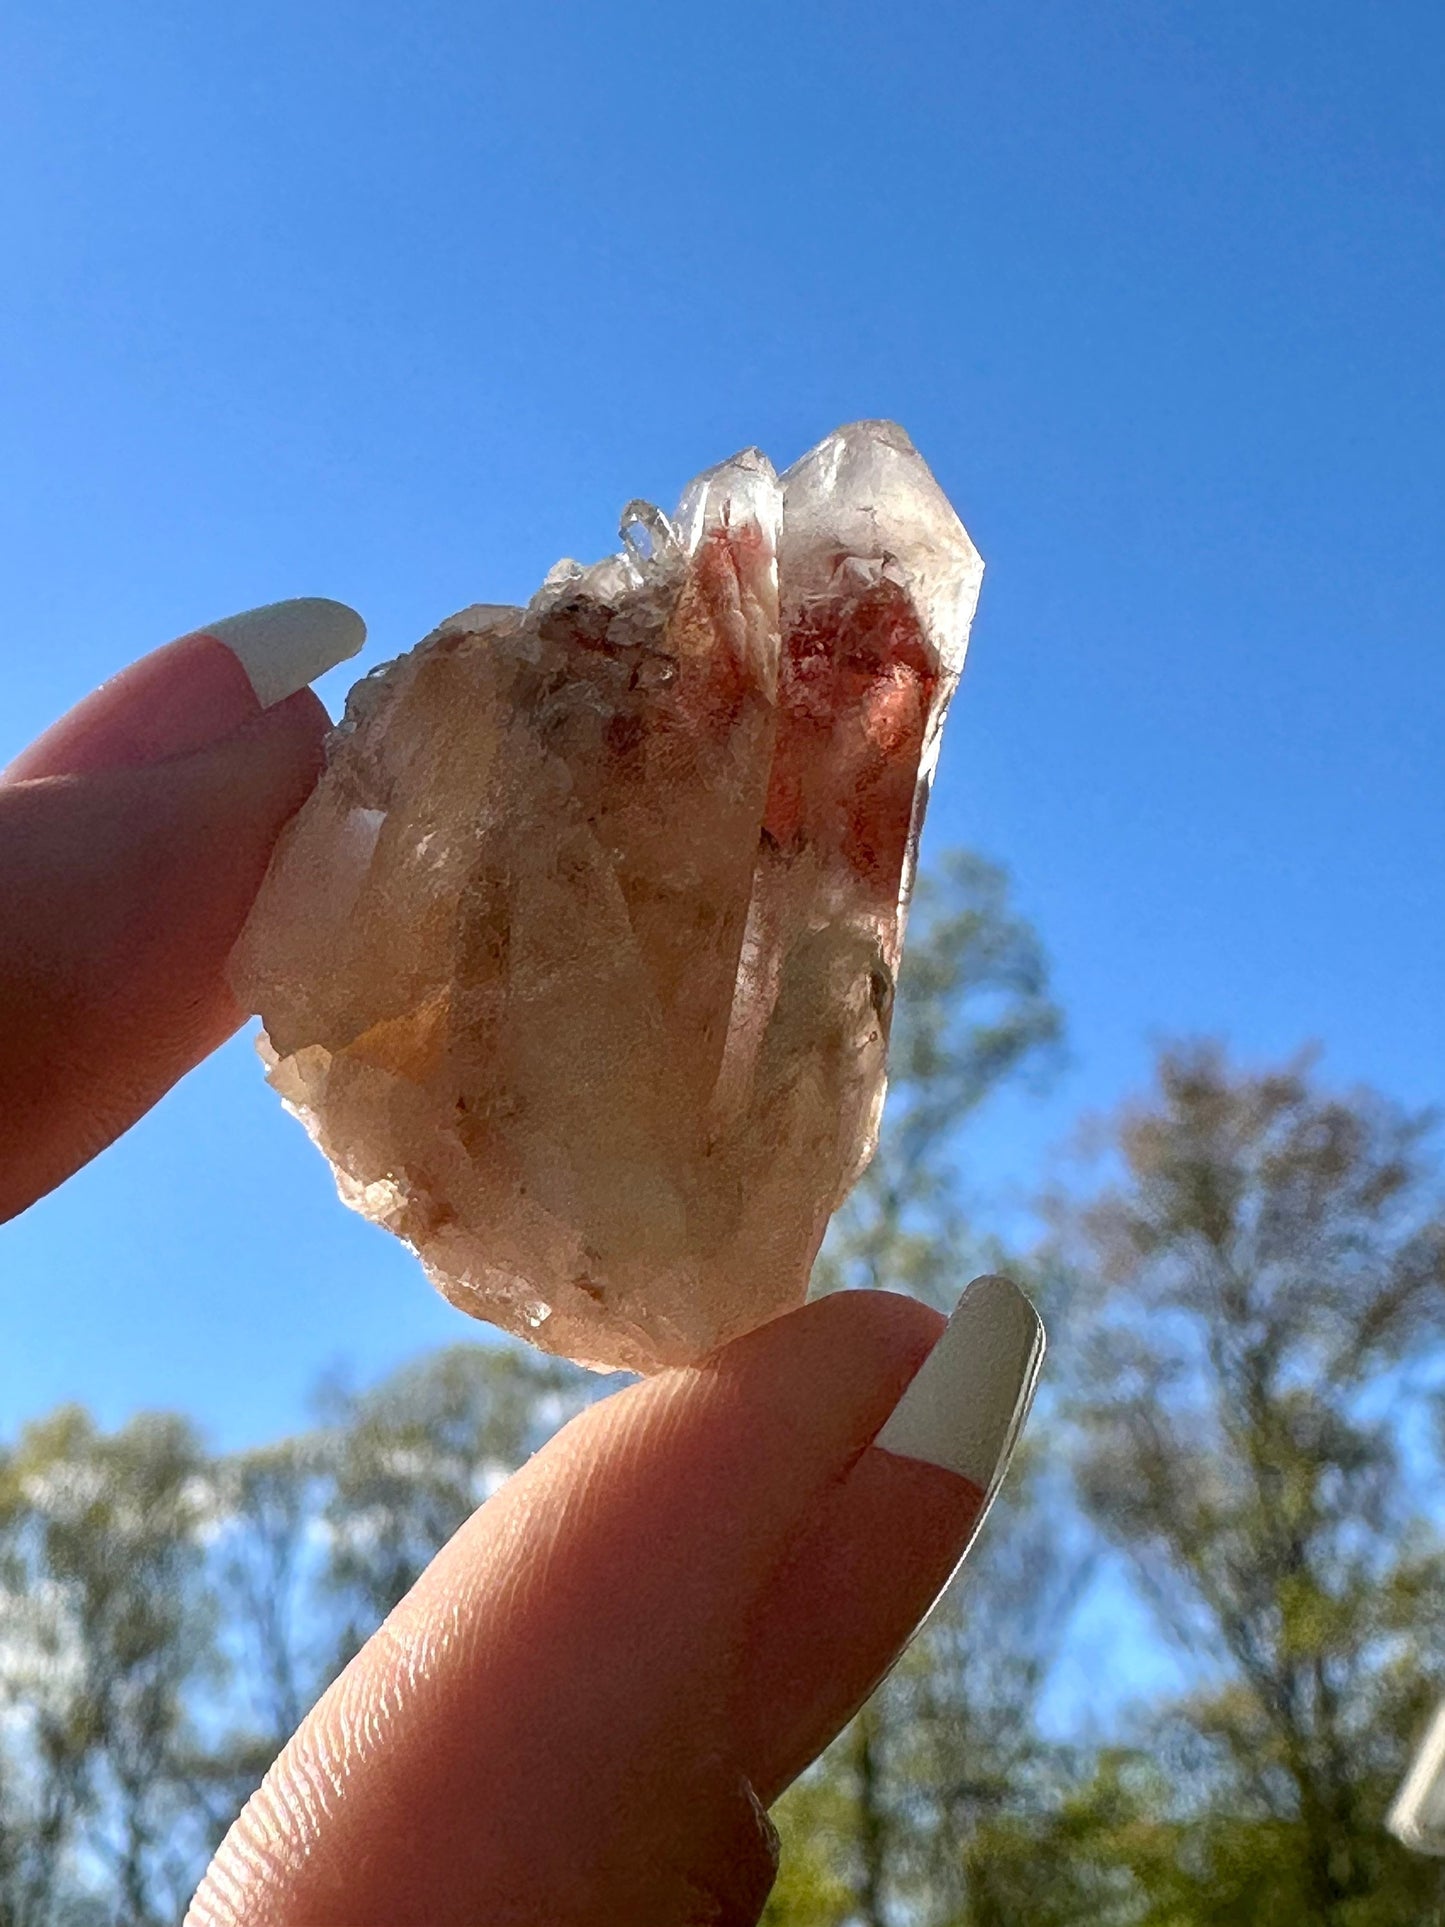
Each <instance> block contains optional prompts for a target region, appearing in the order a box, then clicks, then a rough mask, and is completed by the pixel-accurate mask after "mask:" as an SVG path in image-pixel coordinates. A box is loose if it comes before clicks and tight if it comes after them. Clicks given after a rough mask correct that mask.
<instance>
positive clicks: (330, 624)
mask: <svg viewBox="0 0 1445 1927" xmlns="http://www.w3.org/2000/svg"><path fill="white" fill-rule="evenodd" d="M196 633H197V634H198V635H206V636H214V637H215V638H216V640H217V642H223V643H224V644H225V645H226V647H227V648H228V649H229V650H230V651H231V653H232V655H233V656H234V657H235V658H236V660H237V661H238V662H239V663H240V665H241V667H242V668H243V669H244V670H245V672H246V675H247V677H248V678H249V680H250V684H251V687H252V689H253V690H254V691H255V692H256V700H257V702H258V703H260V705H261V707H262V708H263V709H270V708H271V707H272V706H273V705H274V704H276V703H280V702H284V701H285V700H286V698H287V697H288V696H294V695H295V693H296V691H297V690H298V689H304V688H305V687H306V685H307V684H308V683H312V682H315V680H316V678H317V677H318V676H320V675H322V674H324V673H325V671H326V670H328V669H334V668H335V667H336V665H337V663H339V662H345V661H346V659H347V658H348V656H354V655H355V654H356V653H357V652H358V650H359V649H360V648H361V645H362V644H363V643H364V642H365V641H366V624H365V623H364V622H363V621H362V619H361V617H360V616H359V615H358V614H357V613H356V611H355V609H349V608H348V607H347V606H346V604H345V603H344V602H332V601H330V600H329V599H328V598H327V597H326V596H295V597H293V598H292V599H291V600H290V601H289V602H268V603H266V604H265V605H264V607H262V608H260V609H247V610H246V612H245V614H244V615H239V616H224V617H223V618H222V619H221V620H220V621H219V622H208V623H207V624H206V625H205V626H204V627H203V628H201V629H199V630H197V631H196Z"/></svg>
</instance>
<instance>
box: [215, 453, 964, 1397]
mask: <svg viewBox="0 0 1445 1927" xmlns="http://www.w3.org/2000/svg"><path fill="white" fill-rule="evenodd" d="M622 536H623V544H624V546H623V549H622V551H621V552H620V553H619V554H618V555H615V556H612V557H609V558H607V559H606V560H604V561H602V562H600V563H597V564H595V565H593V566H591V567H582V566H580V565H578V564H577V563H573V562H566V563H559V564H558V565H557V567H556V568H554V569H553V570H552V571H551V572H550V573H549V575H548V577H547V579H546V581H545V582H544V583H543V585H542V587H541V588H540V589H539V590H538V592H537V594H536V596H535V597H534V598H533V600H532V602H531V603H530V604H529V605H528V606H527V608H526V609H515V608H509V607H500V606H496V605H490V604H478V605H476V606H474V607H472V608H470V609H466V610H463V611H462V612H461V613H460V614H459V615H456V616H453V617H451V618H450V619H449V620H448V621H447V622H445V623H443V624H442V625H441V627H440V628H439V629H437V630H436V631H434V633H433V634H432V635H430V636H428V637H427V638H426V640H425V641H424V642H422V643H421V644H419V645H418V647H417V648H416V649H414V650H412V651H411V653H410V654H409V655H405V656H402V657H399V658H398V659H397V660H396V661H395V662H392V663H389V664H387V665H385V667H383V668H382V669H379V670H376V671H374V672H373V673H372V674H371V675H370V676H368V677H367V678H365V679H364V680H363V681H362V682H360V683H358V684H357V686H356V687H355V689H353V691H352V693H351V696H350V698H349V699H348V703H347V710H346V714H345V716H344V718H343V720H342V722H341V723H340V725H339V726H338V727H337V729H336V730H335V731H334V732H333V734H332V737H331V739H330V742H329V746H328V756H327V765H326V770H325V773H324V774H323V776H322V779H321V782H320V783H319V785H318V786H317V788H316V790H315V791H314V792H313V794H312V795H311V797H310V798H309V799H308V801H307V802H306V804H305V805H304V806H303V808H302V809H301V811H300V813H299V814H298V815H297V816H296V817H295V818H294V819H293V821H292V823H291V824H290V825H289V826H288V828H287V830H286V831H285V833H284V834H283V837H282V839H281V842H280V844H279V845H278V848H277V850H276V853H275V856H274V858H273V860H272V864H271V868H270V871H269V873H268V875H267V878H266V881H265V883H264V885H263V886H262V890H261V893H260V896H259V897H258V899H257V902H256V905H255V908H254V910H253V911H252V914H251V918H250V921H249V922H248V924H247V927H246V929H245V931H244V932H243V935H242V938H241V941H240V944H239V945H238V947H237V950H236V953H235V956H234V958H233V960H232V976H233V980H234V982H235V985H236V987H237V990H238V992H239V994H240V995H241V997H242V999H243V1000H244V1002H245V1003H246V1005H247V1007H248V1008H250V1009H253V1010H258V1011H259V1012H260V1014H261V1017H262V1020H263V1023H264V1025H265V1034H264V1036H263V1039H262V1053H263V1056H264V1057H265V1059H266V1062H267V1065H268V1074H269V1076H270V1079H271V1082H272V1083H273V1085H274V1086H275V1087H276V1089H277V1091H278V1092H279V1093H280V1095H281V1097H282V1098H283V1100H284V1101H285V1103H286V1104H287V1106H288V1108H290V1109H291V1110H293V1111H294V1112H295V1113H296V1114H297V1116H299V1117H300V1118H301V1120H302V1121H303V1122H304V1123H305V1125H306V1127H307V1129H308V1130H309V1131H310V1133H311V1135H312V1136H313V1137H314V1138H315V1140H316V1142H317V1143H318V1144H319V1146H320V1147H321V1149H322V1150H323V1151H324V1152H325V1154H326V1156H327V1158H328V1159H329V1160H330V1162H331V1165H332V1167H333V1169H334V1172H335V1175H336V1181H337V1186H338V1189H339V1191H340V1194H341V1196H342V1198H343V1199H344V1201H345V1202H346V1203H347V1204H349V1205H351V1206H352V1207H353V1209H355V1210H357V1211H360V1212H361V1213H362V1214H363V1215H365V1216H366V1217H369V1218H372V1219H373V1220H375V1221H376V1222H377V1223H380V1224H383V1225H385V1226H386V1227H387V1228H388V1229H389V1230H391V1231H393V1232H395V1233H396V1235H397V1236H399V1237H401V1238H403V1239H404V1240H405V1241H406V1242H407V1243H408V1244H409V1245H411V1246H412V1248H413V1249H414V1250H415V1251H416V1252H417V1253H418V1255H419V1256H420V1258H421V1260H422V1262H423V1264H424V1266H425V1268H426V1270H427V1273H428V1275H429V1276H430V1277H431V1278H432V1280H433V1282H434V1283H435V1284H436V1285H437V1286H438V1287H439V1288H440V1289H441V1290H442V1291H443V1292H444V1293H445V1294H446V1296H447V1297H448V1298H450V1299H451V1300H452V1301H453V1303H455V1304H457V1305H459V1306H460V1307H461V1308H462V1309H463V1310H465V1311H468V1312H471V1313H473V1314H474V1315H475V1316H477V1317H481V1318H486V1319H490V1320H491V1321H492V1322H494V1323H495V1324H498V1325H501V1326H503V1327H504V1328H506V1329H507V1330H509V1331H513V1332H517V1333H520V1334H521V1335H523V1336H525V1337H527V1338H529V1339H530V1340H532V1342H533V1343H535V1344H538V1345H540V1346H542V1347H544V1348H545V1349H547V1350H549V1351H555V1352H561V1353H564V1354H566V1355H567V1356H569V1357H572V1358H576V1359H579V1360H581V1361H582V1362H584V1363H586V1364H590V1365H597V1366H625V1367H630V1368H632V1369H635V1370H640V1371H651V1370H655V1369H658V1368H659V1367H662V1366H665V1365H672V1364H680V1363H686V1362H689V1361H691V1360H694V1359H696V1358H698V1357H700V1356H701V1355H702V1354H703V1353H705V1352H706V1351H708V1350H710V1349H711V1348H712V1347H713V1346H715V1345H717V1344H720V1343H722V1342H723V1341H725V1340H726V1339H728V1338H731V1337H733V1336H736V1335H737V1334H739V1333H740V1332H743V1331H746V1330H748V1329H750V1328H751V1327H752V1326H754V1325H757V1324H760V1323H762V1322H763V1321H764V1320H765V1319H767V1318H770V1317H772V1316H775V1315H776V1314H777V1313H779V1312H781V1311H785V1310H787V1309H788V1308H789V1307H790V1306H792V1305H794V1304H797V1303H798V1302H800V1301H801V1299H802V1298H803V1296H804V1294H805V1292H806V1289H807V1282H808V1274H809V1270H810V1268H811V1265H812V1261H813V1258H814V1256H815V1254H816V1252H817V1248H818V1245H819V1243H820V1241H821V1239H822V1235H823V1232H824V1230H825V1229H826V1226H827V1221H828V1217H829V1215H830V1213H831V1212H832V1211H833V1209H834V1208H835V1207H836V1205H837V1204H838V1203H839V1202H840V1200H841V1198H842V1197H843V1195H844V1193H845V1192H846V1191H847V1189H848V1186H849V1185H850V1184H851V1183H852V1182H853V1180H854V1179H855V1178H856V1176H857V1175H858V1173H859V1171H861V1170H862V1168H863V1166H864V1165H865V1164H866V1163H867V1160H868V1158H869V1156H870V1155H871V1153H872V1149H873V1145H874V1142H875V1140H876V1134H877V1125H878V1117H879V1113H880V1110H881V1106H882V1101H883V1090H884V1071H885V1057H886V1049H887V1035H888V1024H889V1015H890V1010H891V1003H892V992H893V983H894V979H895V977H896V974H897V969H898V960H899V952H900V947H901V943H902V934H903V931H902V926H903V917H904V908H905V905H906V902H907V896H908V889H909V885H910V882H911V878H912V871H913V866H914V862H915V859H916V854H917V845H918V835H919V830H920V827H921V822H922V810H923V802H924V799H925V797H926V792H927V787H928V781H929V778H930V775H931V771H932V767H933V763H934V761H935V759H936V756H937V749H938V737H939V729H940V726H941V723H942V718H943V711H944V709H945V707H946V705H947V702H948V698H949V696H950V694H951V693H952V690H953V687H954V685H955V683H956V682H957V679H958V674H959V671H960V669H961V668H962V664H963V655H964V649H965V646H966V643H967V638H968V626H969V622H970V620H971V618H972V614H973V607H974V603H975V601H976V599H977V595H978V587H979V580H980V577H981V574H982V564H981V563H980V561H979V558H978V555H977V552H976V551H975V550H974V548H973V545H972V543H971V542H970V541H969V539H968V536H967V535H966V534H965V532H964V530H963V528H962V525H961V524H960V523H959V520H958V518H957V516H956V515H955V514H954V512H953V510H952V508H951V507H950V506H949V504H948V502H947V500H946V498H945V497H944V495H943V493H942V491H941V490H940V489H939V487H938V484H937V483H936V482H935V481H934V479H933V477H932V475H931V474H930V473H929V471H928V469H927V467H926V466H925V464H924V462H923V460H922V458H921V457H920V456H919V455H918V453H917V451H916V450H915V449H914V447H913V444H912V443H911V442H910V441H909V439H908V437H907V436H906V435H905V434H904V433H903V431H902V429H900V428H898V427H896V426H895V425H894V424H892V423H889V422H856V423H854V424H852V425H851V426H850V427H847V428H843V429H840V430H838V432H837V433H836V434H834V435H830V436H829V437H828V438H827V439H826V440H825V441H823V442H821V443H819V445H818V446H817V447H816V448H815V449H813V450H812V451H811V452H810V453H809V454H807V455H805V456H804V457H803V458H802V460H801V461H800V462H798V463H796V464H795V465H794V467H793V468H791V469H789V470H788V471H787V473H786V474H785V475H784V476H783V477H782V478H781V479H779V477H778V476H777V475H776V474H775V472H774V470H773V468H772V466H771V464H770V463H769V462H768V460H767V458H766V456H764V455H762V454H761V453H760V452H759V451H758V450H757V449H745V450H743V451H742V452H741V453H740V454H738V455H736V456H734V457H732V458H731V459H730V460H729V461H726V462H722V463H720V464H719V465H718V466H717V467H716V468H713V469H710V470H707V471H706V472H705V473H703V474H702V475H700V476H699V477H698V478H697V480H696V481H695V482H693V483H692V484H691V485H690V487H689V488H688V489H687V490H686V491H685V493H684V495H683V498H682V501H681V503H680V504H679V506H678V509H677V512H676V514H675V515H674V516H673V517H671V518H669V517H667V516H665V515H663V514H662V512H661V511H660V510H658V509H656V508H654V507H653V506H652V505H651V504H648V503H645V502H632V503H629V504H628V506H627V508H626V509H625V510H624V512H623V517H622Z"/></svg>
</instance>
